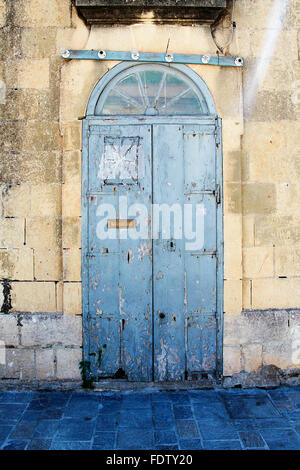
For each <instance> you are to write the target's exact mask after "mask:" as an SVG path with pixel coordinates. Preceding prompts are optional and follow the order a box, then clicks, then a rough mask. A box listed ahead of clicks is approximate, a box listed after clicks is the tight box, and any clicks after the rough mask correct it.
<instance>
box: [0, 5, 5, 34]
mask: <svg viewBox="0 0 300 470" xmlns="http://www.w3.org/2000/svg"><path fill="white" fill-rule="evenodd" d="M5 23H6V2H5V0H0V28H2V27H3V26H5Z"/></svg>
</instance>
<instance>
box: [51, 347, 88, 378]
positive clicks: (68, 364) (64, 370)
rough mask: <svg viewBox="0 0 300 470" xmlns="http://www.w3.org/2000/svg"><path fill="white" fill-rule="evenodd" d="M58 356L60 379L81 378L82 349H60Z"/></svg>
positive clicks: (58, 374) (58, 376) (58, 375)
mask: <svg viewBox="0 0 300 470" xmlns="http://www.w3.org/2000/svg"><path fill="white" fill-rule="evenodd" d="M56 357H57V378H58V379H80V370H79V363H80V361H81V360H82V350H81V349H79V348H78V349H73V348H72V349H69V348H68V349H58V350H57V354H56Z"/></svg>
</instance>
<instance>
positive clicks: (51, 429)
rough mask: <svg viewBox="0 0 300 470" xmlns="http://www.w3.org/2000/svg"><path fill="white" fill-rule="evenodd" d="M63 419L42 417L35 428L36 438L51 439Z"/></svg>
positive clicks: (34, 435)
mask: <svg viewBox="0 0 300 470" xmlns="http://www.w3.org/2000/svg"><path fill="white" fill-rule="evenodd" d="M60 423H61V421H60V420H59V419H41V420H40V421H39V423H38V425H37V426H36V428H35V430H34V434H33V437H34V438H35V439H50V438H52V437H53V436H54V435H55V433H56V432H57V430H58V428H59V426H60Z"/></svg>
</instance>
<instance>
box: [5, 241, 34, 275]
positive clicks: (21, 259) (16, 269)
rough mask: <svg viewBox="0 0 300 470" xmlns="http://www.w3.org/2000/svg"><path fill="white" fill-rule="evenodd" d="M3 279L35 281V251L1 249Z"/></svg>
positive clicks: (25, 248)
mask: <svg viewBox="0 0 300 470" xmlns="http://www.w3.org/2000/svg"><path fill="white" fill-rule="evenodd" d="M0 270H1V277H3V278H8V279H13V280H16V281H32V280H33V251H32V250H31V249H30V248H27V247H24V248H9V249H0Z"/></svg>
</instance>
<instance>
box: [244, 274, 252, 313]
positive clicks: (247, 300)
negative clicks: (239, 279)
mask: <svg viewBox="0 0 300 470" xmlns="http://www.w3.org/2000/svg"><path fill="white" fill-rule="evenodd" d="M242 297H243V310H245V309H247V310H248V309H251V308H252V281H251V280H249V279H243V291H242Z"/></svg>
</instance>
